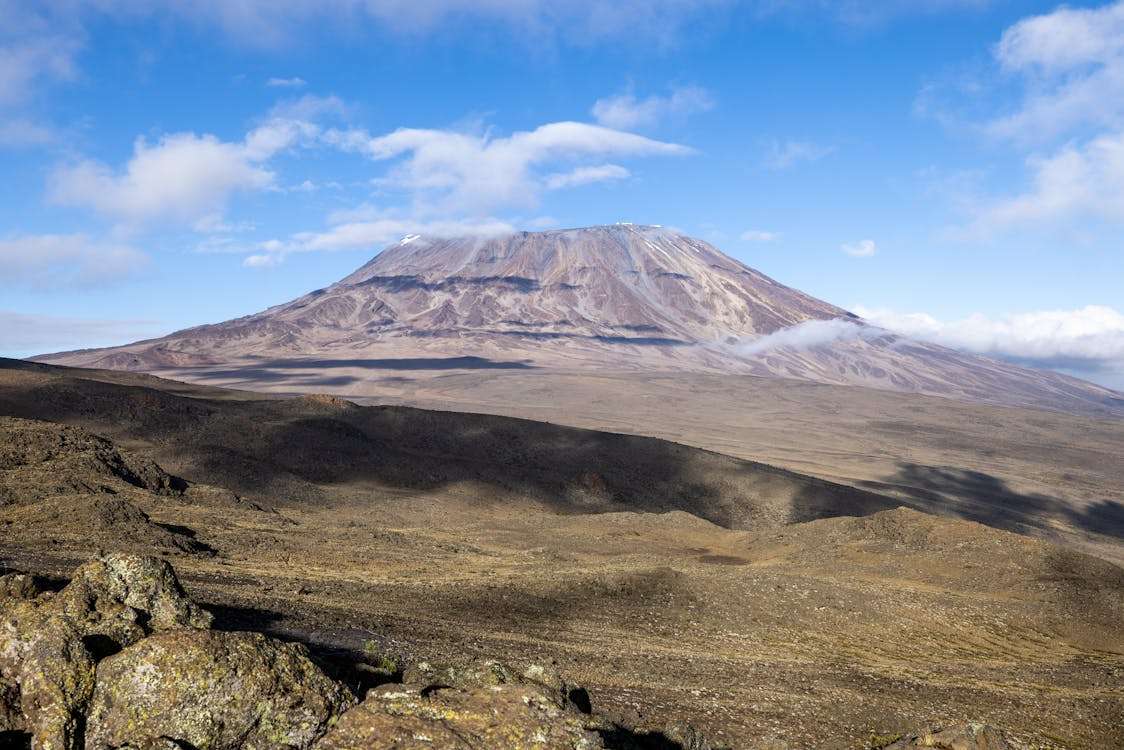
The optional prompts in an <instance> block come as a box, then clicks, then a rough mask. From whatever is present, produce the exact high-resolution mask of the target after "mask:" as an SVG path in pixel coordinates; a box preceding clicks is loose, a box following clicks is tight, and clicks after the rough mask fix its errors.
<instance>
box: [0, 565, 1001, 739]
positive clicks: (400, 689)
mask: <svg viewBox="0 0 1124 750" xmlns="http://www.w3.org/2000/svg"><path fill="white" fill-rule="evenodd" d="M211 625H212V617H211V615H210V614H209V613H207V612H206V611H205V610H203V609H201V608H200V607H199V606H197V605H196V604H195V603H193V602H192V601H191V600H190V599H188V597H187V596H186V595H185V593H184V591H183V588H182V587H181V586H180V583H179V581H178V579H177V578H176V574H175V572H174V571H173V570H172V568H171V566H170V565H168V563H166V562H164V561H162V560H159V559H157V558H152V557H138V556H131V555H124V554H111V555H105V556H102V557H100V558H98V559H96V560H93V561H91V562H90V563H87V564H85V565H83V566H81V567H80V568H78V570H76V571H75V573H74V576H73V578H72V580H71V581H70V583H69V584H68V585H67V586H66V587H65V588H63V589H62V590H61V591H60V592H58V593H57V594H56V593H52V592H50V591H47V592H41V591H40V587H39V585H38V584H37V582H36V581H35V580H34V578H32V577H30V576H25V575H21V574H8V575H4V576H0V745H3V743H4V742H6V741H7V740H9V739H11V738H13V737H16V736H17V735H23V736H25V737H28V738H30V740H31V743H32V747H33V748H35V750H184V748H197V749H198V750H203V749H204V748H206V749H207V750H274V749H280V750H380V749H385V750H438V749H441V750H477V749H483V748H504V749H505V750H522V749H523V748H527V749H528V750H529V749H531V748H534V750H604V749H605V748H617V749H618V750H632V749H633V748H635V749H637V750H638V749H639V748H646V747H667V748H679V749H680V750H720V748H719V746H717V745H714V744H712V743H711V741H709V740H708V739H707V738H706V737H705V736H704V735H703V734H702V733H701V732H700V731H699V730H698V729H696V728H695V727H694V726H692V725H690V724H687V723H679V724H676V725H673V726H671V727H668V728H666V729H665V730H664V731H663V732H655V733H652V732H641V733H637V732H634V731H632V730H630V729H629V728H627V727H624V726H621V725H619V724H616V723H613V722H611V721H609V720H608V719H606V718H605V717H603V716H599V715H597V714H594V713H593V712H592V706H591V704H590V699H589V695H588V693H587V692H586V691H585V690H584V689H583V688H581V687H580V686H577V685H574V684H572V683H569V682H567V681H566V680H565V679H563V678H562V677H561V675H560V674H559V673H558V672H557V670H555V669H554V668H553V667H552V666H550V665H546V664H530V665H526V666H520V667H516V666H513V665H511V664H505V663H502V662H497V661H491V660H485V659H475V660H471V659H470V660H465V661H460V662H451V663H443V664H442V663H436V662H429V661H422V662H418V663H416V664H413V665H410V666H408V667H407V668H406V669H404V670H402V671H399V669H398V666H397V664H396V662H394V661H393V660H390V659H380V660H379V666H378V668H377V669H378V671H379V674H380V676H381V677H385V678H388V679H394V678H395V677H397V676H401V678H402V682H401V683H387V684H382V685H380V686H379V687H376V688H374V689H373V690H370V691H368V693H367V695H366V697H365V699H364V700H363V701H362V702H361V703H358V704H356V699H355V696H354V695H353V694H352V693H351V692H350V690H349V689H348V687H347V686H346V685H345V684H343V683H341V682H338V681H336V680H334V679H332V678H331V677H329V675H328V674H327V673H326V672H325V671H323V670H322V669H321V667H320V666H319V665H318V664H317V663H316V662H315V661H314V660H313V658H312V656H311V654H310V652H309V650H308V649H307V647H305V646H304V645H302V644H297V643H285V642H282V641H278V640H275V639H272V638H268V637H266V636H265V635H262V634H260V633H234V632H220V631H213V630H210V629H209V628H210V626H211ZM370 656H371V654H368V657H370ZM336 666H339V665H336ZM864 746H866V747H868V748H871V750H875V749H876V750H914V749H916V748H931V749H933V750H1011V748H1010V746H1009V745H1008V743H1007V742H1006V741H1005V739H1004V738H1003V736H1002V734H1001V733H1000V732H998V731H997V730H996V729H994V728H992V727H988V726H985V725H979V724H968V725H962V726H955V727H946V728H942V729H930V730H926V731H922V732H919V733H915V734H910V735H906V736H894V737H892V738H890V737H887V738H884V739H883V740H880V741H877V742H876V741H873V740H872V741H871V742H869V743H867V744H866V745H864ZM758 747H760V748H763V749H764V748H768V750H782V749H783V748H785V747H786V746H785V745H784V743H782V742H779V741H774V742H770V743H767V744H765V745H758Z"/></svg>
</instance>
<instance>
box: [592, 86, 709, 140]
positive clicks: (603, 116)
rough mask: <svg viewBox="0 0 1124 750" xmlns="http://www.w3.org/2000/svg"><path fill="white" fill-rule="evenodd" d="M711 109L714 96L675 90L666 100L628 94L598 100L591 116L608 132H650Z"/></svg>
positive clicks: (693, 90) (696, 90) (688, 89)
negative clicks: (653, 128)
mask: <svg viewBox="0 0 1124 750" xmlns="http://www.w3.org/2000/svg"><path fill="white" fill-rule="evenodd" d="M713 108H714V96H713V95H712V94H711V93H710V92H709V91H707V90H706V89H704V88H702V87H700V86H675V87H672V89H671V92H670V93H669V94H667V95H666V96H659V95H652V96H649V97H646V98H644V99H638V98H637V97H636V95H635V94H633V93H632V92H631V91H629V92H626V93H623V94H616V95H614V96H609V97H606V98H604V99H598V100H597V101H596V102H595V103H594V105H593V109H592V110H591V113H592V114H593V118H594V119H595V120H597V122H598V123H600V124H601V125H604V126H606V127H610V128H619V129H621V130H634V129H638V128H640V129H643V128H650V127H653V126H655V125H658V124H660V123H662V122H663V121H665V120H667V119H669V118H682V117H686V116H688V115H692V114H695V113H697V112H706V111H708V110H711V109H713Z"/></svg>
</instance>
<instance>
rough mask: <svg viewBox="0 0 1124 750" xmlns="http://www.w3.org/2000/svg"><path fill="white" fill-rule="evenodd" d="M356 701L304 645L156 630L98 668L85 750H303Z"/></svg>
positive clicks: (237, 635)
mask: <svg viewBox="0 0 1124 750" xmlns="http://www.w3.org/2000/svg"><path fill="white" fill-rule="evenodd" d="M353 703H354V698H353V697H352V695H351V694H350V693H349V692H347V690H346V689H345V688H344V687H343V686H342V685H340V684H339V683H337V682H335V681H333V680H332V679H330V678H329V677H328V676H327V675H325V674H324V673H323V672H322V671H321V670H320V668H319V667H317V666H316V665H315V664H314V663H313V662H312V661H311V660H310V659H309V657H308V650H307V649H306V648H305V647H304V646H303V645H300V644H293V643H282V642H280V641H275V640H272V639H270V638H267V637H265V636H263V635H261V634H260V633H220V632H212V631H191V630H180V631H172V632H167V633H159V634H156V635H153V636H150V637H148V638H146V639H144V640H143V641H140V642H139V643H137V644H135V645H133V646H130V647H129V648H126V649H124V650H123V651H121V652H120V653H118V654H115V655H113V656H110V657H108V658H106V659H104V660H103V661H102V662H101V663H99V664H98V667H97V686H96V688H95V690H94V694H93V699H92V700H91V703H90V711H89V713H88V715H87V721H86V750H109V749H110V748H119V747H122V746H126V745H127V746H131V747H141V748H148V747H159V746H160V745H159V743H160V742H165V743H168V742H172V743H178V744H175V745H174V746H175V747H197V748H208V749H209V750H267V749H270V750H272V749H282V748H283V749H286V750H298V749H299V750H305V749H307V748H310V747H312V744H313V743H314V742H315V741H316V740H317V739H318V738H319V737H320V736H321V735H323V734H324V732H325V731H327V729H328V727H329V725H330V724H331V723H332V722H333V720H334V719H335V718H336V717H337V716H338V715H339V714H340V713H342V712H343V710H344V709H346V708H348V707H350V706H351V705H352V704H353ZM169 746H172V745H169Z"/></svg>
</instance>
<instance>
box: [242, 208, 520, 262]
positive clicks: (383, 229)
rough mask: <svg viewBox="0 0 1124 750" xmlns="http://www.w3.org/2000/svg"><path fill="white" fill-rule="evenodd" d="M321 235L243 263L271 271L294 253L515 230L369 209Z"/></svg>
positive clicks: (265, 245)
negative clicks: (412, 237) (408, 238)
mask: <svg viewBox="0 0 1124 750" xmlns="http://www.w3.org/2000/svg"><path fill="white" fill-rule="evenodd" d="M349 214H350V215H347V216H339V217H337V218H340V219H344V220H343V221H340V222H339V223H337V224H335V225H334V226H331V227H329V228H328V229H326V230H324V231H321V232H300V233H298V234H294V235H293V236H292V237H289V238H288V239H284V240H277V239H275V240H268V241H266V242H262V243H260V244H258V245H257V246H255V247H254V248H253V249H252V250H253V254H252V255H249V256H247V257H246V258H245V260H243V262H242V265H244V266H246V267H247V268H270V267H272V266H276V265H279V264H280V263H282V262H284V260H285V258H286V257H287V256H289V255H292V254H294V253H309V252H332V251H337V250H357V249H366V250H375V249H378V248H381V247H383V246H384V245H387V244H389V243H391V242H394V241H396V240H399V239H401V238H402V237H405V236H407V235H424V236H427V237H464V236H468V237H496V236H502V235H505V234H511V233H512V232H514V231H515V227H514V226H512V225H511V224H509V223H507V222H505V221H502V220H500V219H491V218H488V219H465V220H434V221H426V220H420V219H413V218H406V217H397V216H393V215H381V214H380V212H378V211H377V210H376V209H373V208H367V209H361V210H359V211H356V212H349Z"/></svg>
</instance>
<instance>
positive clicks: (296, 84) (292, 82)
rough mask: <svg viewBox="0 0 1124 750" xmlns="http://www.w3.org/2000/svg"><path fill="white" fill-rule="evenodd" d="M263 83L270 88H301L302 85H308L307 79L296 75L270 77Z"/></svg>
mask: <svg viewBox="0 0 1124 750" xmlns="http://www.w3.org/2000/svg"><path fill="white" fill-rule="evenodd" d="M265 85H266V86H270V87H272V88H282V89H299V88H302V87H304V86H306V85H308V81H306V80H304V79H303V78H297V77H294V78H270V79H269V80H268V81H266V82H265Z"/></svg>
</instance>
